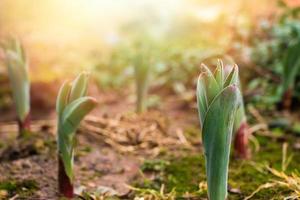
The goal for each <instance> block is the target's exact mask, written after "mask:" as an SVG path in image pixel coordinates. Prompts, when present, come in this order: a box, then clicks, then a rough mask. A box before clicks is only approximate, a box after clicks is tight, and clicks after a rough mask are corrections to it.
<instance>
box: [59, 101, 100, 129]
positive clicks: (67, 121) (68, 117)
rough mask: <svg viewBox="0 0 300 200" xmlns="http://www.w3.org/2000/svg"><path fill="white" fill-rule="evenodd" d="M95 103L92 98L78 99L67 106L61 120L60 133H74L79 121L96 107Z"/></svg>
mask: <svg viewBox="0 0 300 200" xmlns="http://www.w3.org/2000/svg"><path fill="white" fill-rule="evenodd" d="M96 102H97V101H96V100H95V99H94V98H92V97H80V98H79V99H76V100H75V101H73V102H72V103H70V104H69V105H67V106H66V108H65V109H64V111H63V113H62V118H61V120H62V121H61V127H60V128H61V129H62V130H61V131H62V133H63V134H65V135H68V134H71V133H74V132H75V131H76V129H77V127H78V126H79V123H80V121H81V120H82V119H83V118H84V117H85V115H87V114H88V113H89V112H90V111H91V110H92V109H93V108H94V107H95V106H96Z"/></svg>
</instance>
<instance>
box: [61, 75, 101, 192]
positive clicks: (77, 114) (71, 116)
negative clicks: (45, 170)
mask: <svg viewBox="0 0 300 200" xmlns="http://www.w3.org/2000/svg"><path fill="white" fill-rule="evenodd" d="M87 86H88V74H87V73H85V72H84V73H81V74H80V75H79V76H78V77H77V78H76V79H75V80H74V81H73V82H71V83H70V82H68V81H67V82H65V83H64V84H63V86H62V87H61V89H60V91H59V94H58V97H57V103H56V112H57V114H58V130H57V131H58V133H57V134H58V142H57V143H58V154H59V155H58V158H59V175H58V176H59V190H60V193H61V194H63V195H64V196H66V197H73V180H74V175H73V162H74V144H75V133H76V129H77V128H78V126H79V123H80V121H81V120H82V119H83V118H84V117H85V115H87V114H88V113H89V112H90V111H91V110H92V109H93V108H94V107H95V105H96V100H95V99H94V98H92V97H87V96H86V93H87Z"/></svg>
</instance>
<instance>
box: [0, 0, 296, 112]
mask: <svg viewBox="0 0 300 200" xmlns="http://www.w3.org/2000/svg"><path fill="white" fill-rule="evenodd" d="M299 4H300V3H299V1H298V0H286V1H275V0H274V1H270V0H244V1H235V0H222V1H221V0H212V1H204V0H164V1H158V0H140V1H134V0H122V1H121V0H117V1H100V0H89V1H85V0H76V1H72V0H43V1H34V0H27V1H24V0H14V1H11V0H1V2H0V11H1V12H0V40H1V41H5V39H6V38H7V37H11V36H13V37H18V38H19V39H20V40H21V41H22V43H23V44H24V46H25V49H26V52H27V56H28V57H29V68H30V75H31V80H32V82H33V85H32V90H33V91H34V90H40V89H41V88H47V86H48V87H49V88H48V89H47V91H48V93H49V94H51V95H50V96H54V98H49V97H48V96H47V94H44V95H46V97H43V98H42V100H41V101H49V102H51V101H50V99H55V96H56V92H57V88H54V89H51V88H52V87H55V86H57V85H59V84H51V83H53V82H57V81H58V80H61V79H63V78H64V77H70V76H74V75H75V74H76V73H78V72H79V71H81V70H83V69H85V70H89V71H91V72H92V76H93V79H94V82H95V83H96V85H97V86H98V88H99V89H101V90H105V89H107V88H108V89H118V88H124V87H126V88H128V87H129V85H130V84H131V83H132V79H133V78H132V76H133V68H132V60H133V59H132V58H133V57H134V55H136V53H137V52H139V48H140V46H141V44H142V45H143V46H146V47H147V49H148V50H149V52H150V53H149V57H151V58H149V60H151V64H150V65H151V68H152V71H153V72H152V77H154V78H153V82H152V83H151V85H152V86H154V87H155V86H163V87H164V88H168V89H170V91H172V92H175V93H179V94H184V95H187V94H188V92H191V91H193V88H194V86H195V80H196V78H197V76H198V73H199V65H200V63H201V62H204V63H207V64H210V63H215V59H211V58H216V57H218V58H222V59H223V61H224V62H225V63H226V62H227V63H233V62H235V63H238V64H239V66H240V71H241V72H240V74H241V77H242V82H243V89H244V90H245V91H244V95H245V97H246V102H251V103H258V104H259V106H262V107H264V108H265V107H270V106H271V107H272V106H273V105H275V104H276V102H278V101H280V98H281V95H282V87H277V86H278V83H281V82H282V73H283V69H284V67H283V64H282V60H283V59H282V55H284V53H285V52H284V51H285V49H286V48H285V47H287V46H288V45H287V44H288V43H289V42H290V41H292V40H295V38H296V40H297V39H298V38H299V37H298V32H297V31H298V30H300V28H299V27H300V25H299V24H300V23H299V22H298V10H299V8H298V6H299ZM299 33H300V31H299ZM299 35H300V34H299ZM2 57H3V55H2ZM2 61H3V59H1V62H0V69H1V71H0V73H1V74H2V76H3V77H5V74H6V67H5V64H4V62H2ZM4 80H5V78H4ZM154 80H155V81H154ZM3 82H5V81H3ZM35 83H39V84H40V85H39V84H35ZM48 83H49V84H48ZM57 83H58V82H57ZM295 87H297V84H296V86H295ZM3 88H4V89H2V90H7V88H6V87H3ZM5 88H6V89H5ZM189 90H190V91H189ZM2 93H3V94H4V93H5V91H4V92H2ZM262 94H264V95H262ZM297 94H298V92H295V95H296V97H297ZM39 95H40V94H39ZM39 95H37V96H39ZM4 96H5V95H4ZM187 96H188V95H187ZM247 97H249V98H247ZM34 98H35V97H33V99H34ZM37 98H40V97H37ZM2 99H4V100H2V103H1V105H3V106H2V107H5V105H6V104H9V103H8V102H9V100H8V99H9V98H2ZM43 99H44V100H43Z"/></svg>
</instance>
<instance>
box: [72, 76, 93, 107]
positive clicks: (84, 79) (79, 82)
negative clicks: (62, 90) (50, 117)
mask: <svg viewBox="0 0 300 200" xmlns="http://www.w3.org/2000/svg"><path fill="white" fill-rule="evenodd" d="M88 77H89V74H88V73H87V72H83V73H81V74H79V75H78V76H77V78H76V79H75V80H74V81H73V83H72V89H71V93H70V99H69V101H70V102H72V101H74V100H76V99H78V98H80V97H83V96H85V95H86V93H87V85H88Z"/></svg>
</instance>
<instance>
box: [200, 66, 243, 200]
mask: <svg viewBox="0 0 300 200" xmlns="http://www.w3.org/2000/svg"><path fill="white" fill-rule="evenodd" d="M197 104H198V112H199V118H200V124H201V129H202V141H203V146H204V154H205V160H206V175H207V185H208V197H209V199H210V200H225V199H226V197H227V179H228V167H229V155H230V146H231V140H232V133H233V125H234V122H235V116H236V111H237V109H238V107H239V106H240V104H241V94H240V90H239V87H238V67H237V66H235V67H234V68H233V69H232V70H231V71H230V73H229V74H228V75H227V76H226V73H225V71H224V67H223V66H222V65H218V67H217V69H216V70H215V72H214V73H212V72H211V71H210V70H209V69H208V67H206V66H205V65H202V72H201V74H200V76H199V79H198V83H197Z"/></svg>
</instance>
